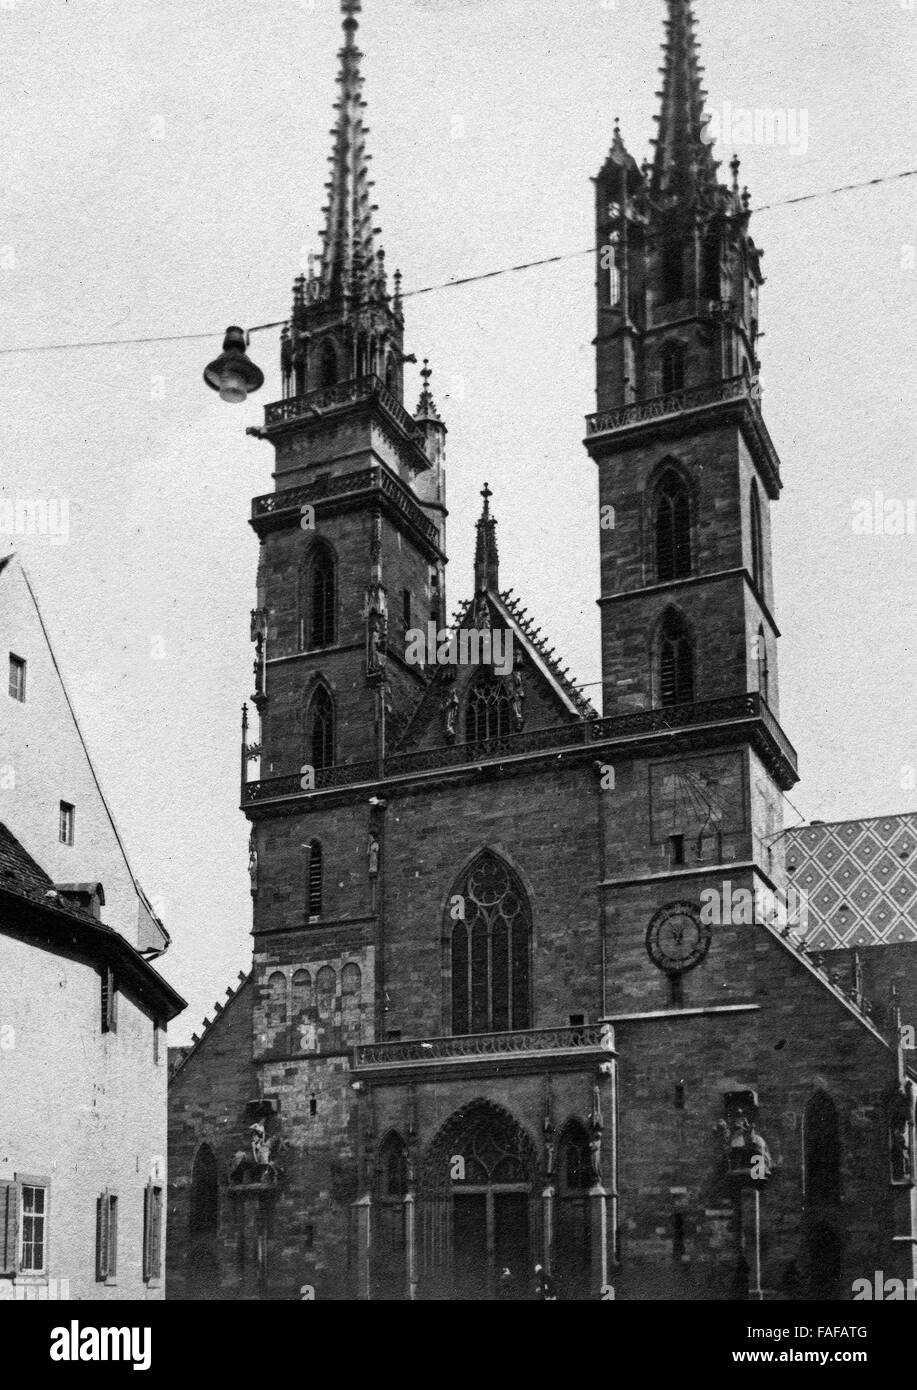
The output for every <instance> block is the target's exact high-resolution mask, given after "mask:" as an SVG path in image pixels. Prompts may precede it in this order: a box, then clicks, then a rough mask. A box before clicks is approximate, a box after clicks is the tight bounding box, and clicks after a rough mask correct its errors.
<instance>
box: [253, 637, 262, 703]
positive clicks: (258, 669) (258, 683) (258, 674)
mask: <svg viewBox="0 0 917 1390" xmlns="http://www.w3.org/2000/svg"><path fill="white" fill-rule="evenodd" d="M254 672H255V694H256V695H263V694H264V634H263V633H261V632H259V633H258V635H257V637H256V638H255V664H254Z"/></svg>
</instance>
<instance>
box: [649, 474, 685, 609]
mask: <svg viewBox="0 0 917 1390" xmlns="http://www.w3.org/2000/svg"><path fill="white" fill-rule="evenodd" d="M653 514H654V520H655V530H656V578H657V580H658V581H659V583H660V584H664V583H666V582H668V581H669V580H671V579H681V578H683V577H685V576H686V575H689V574H690V573H691V499H690V497H689V495H688V489H687V486H686V485H685V483H684V481H683V479H682V478H681V477H680V476H679V475H678V473H676V472H675V471H674V469H668V470H667V471H666V472H665V473H664V474H663V475H662V478H661V479H660V480H659V484H658V486H657V488H656V494H655V506H654V509H653Z"/></svg>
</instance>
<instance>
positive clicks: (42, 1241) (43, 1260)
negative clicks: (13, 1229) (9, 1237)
mask: <svg viewBox="0 0 917 1390" xmlns="http://www.w3.org/2000/svg"><path fill="white" fill-rule="evenodd" d="M19 1194H20V1195H19V1273H20V1274H46V1273H47V1269H48V1184H47V1183H46V1182H44V1181H39V1180H37V1179H35V1180H31V1181H30V1180H26V1179H22V1180H20V1182H19Z"/></svg>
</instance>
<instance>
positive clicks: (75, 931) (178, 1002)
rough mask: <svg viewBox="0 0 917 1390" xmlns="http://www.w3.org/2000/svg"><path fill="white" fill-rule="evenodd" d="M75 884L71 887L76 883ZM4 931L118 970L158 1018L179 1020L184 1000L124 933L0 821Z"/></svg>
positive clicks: (0, 920)
mask: <svg viewBox="0 0 917 1390" xmlns="http://www.w3.org/2000/svg"><path fill="white" fill-rule="evenodd" d="M71 887H72V885H71ZM0 903H3V904H4V905H6V906H7V907H8V908H9V910H8V911H7V912H4V913H3V915H2V917H0V931H7V932H10V933H17V934H20V935H22V936H24V937H28V938H30V939H37V940H40V941H41V942H42V944H43V945H45V946H47V947H50V948H51V949H52V950H58V951H60V952H62V953H64V952H66V953H71V954H74V955H76V956H78V957H80V958H84V959H87V960H89V961H91V962H92V963H93V964H109V965H112V966H113V967H114V968H116V969H117V970H118V971H119V973H120V975H121V978H122V979H123V980H124V981H125V983H128V984H130V985H131V986H132V987H133V989H134V991H135V992H136V993H137V995H138V996H139V997H140V998H141V999H142V1000H143V1001H144V1002H145V1003H146V1004H147V1005H148V1006H149V1007H150V1009H151V1010H152V1011H153V1012H154V1013H155V1015H156V1016H157V1017H160V1018H163V1019H165V1020H168V1019H171V1018H175V1016H176V1015H177V1014H180V1013H181V1012H182V1010H183V1009H184V1008H185V1000H184V999H183V998H182V997H181V995H180V994H178V993H177V992H176V991H175V990H174V989H173V988H172V986H171V985H170V984H168V983H167V982H166V981H165V980H164V979H163V977H162V976H161V975H160V974H159V973H158V971H156V970H154V969H153V967H152V966H151V965H150V964H149V962H148V961H147V960H145V959H144V957H143V956H142V955H141V954H140V952H139V951H137V950H135V948H134V947H133V946H132V945H131V944H130V942H129V941H127V940H126V939H125V938H124V937H123V936H122V935H121V934H120V932H116V931H115V930H114V928H112V927H108V926H106V925H105V923H104V922H101V921H99V919H98V918H97V917H94V916H93V915H92V913H91V912H89V911H87V910H86V909H85V908H83V907H80V906H79V905H78V904H77V903H76V902H74V900H73V898H72V897H65V895H64V894H63V893H61V892H59V891H58V887H57V885H55V884H54V882H53V880H52V879H51V878H50V877H49V876H48V874H46V873H45V871H44V869H43V868H42V867H41V865H40V864H37V863H36V861H35V860H34V859H33V858H32V856H31V855H30V854H29V852H28V850H26V849H24V848H23V846H22V845H21V844H20V843H19V841H18V840H17V839H16V837H15V835H13V833H12V832H11V831H10V830H9V828H8V827H7V826H6V825H4V824H3V822H2V821H0Z"/></svg>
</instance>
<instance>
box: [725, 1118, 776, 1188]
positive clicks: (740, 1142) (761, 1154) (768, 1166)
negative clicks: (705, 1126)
mask: <svg viewBox="0 0 917 1390" xmlns="http://www.w3.org/2000/svg"><path fill="white" fill-rule="evenodd" d="M719 1128H720V1132H721V1134H722V1136H723V1143H724V1148H725V1150H726V1166H727V1169H728V1171H729V1172H730V1173H735V1174H742V1175H749V1174H750V1175H751V1176H752V1177H753V1178H756V1179H758V1180H759V1181H760V1180H763V1179H764V1178H769V1177H770V1175H771V1173H772V1172H773V1168H774V1163H773V1159H772V1158H771V1155H770V1150H769V1149H768V1147H767V1142H766V1140H765V1139H764V1137H763V1136H762V1135H761V1134H759V1133H758V1130H757V1129H756V1127H755V1121H754V1120H753V1119H749V1117H748V1115H747V1114H746V1112H745V1109H744V1107H743V1106H737V1107H735V1108H734V1109H732V1110H731V1111H730V1114H729V1119H728V1121H727V1120H720V1124H719Z"/></svg>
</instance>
